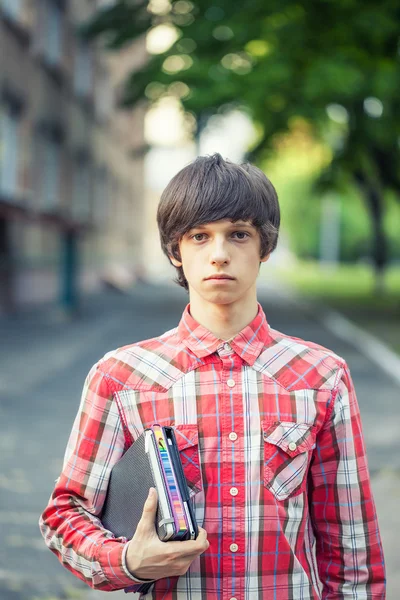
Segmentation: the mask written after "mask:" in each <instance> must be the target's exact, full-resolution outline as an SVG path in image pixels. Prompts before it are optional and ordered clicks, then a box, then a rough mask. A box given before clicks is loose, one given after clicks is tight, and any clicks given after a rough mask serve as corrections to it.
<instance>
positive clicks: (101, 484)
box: [39, 361, 141, 591]
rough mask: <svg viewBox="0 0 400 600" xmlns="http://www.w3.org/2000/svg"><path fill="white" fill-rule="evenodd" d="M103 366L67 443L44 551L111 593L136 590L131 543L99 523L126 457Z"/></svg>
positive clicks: (86, 389)
mask: <svg viewBox="0 0 400 600" xmlns="http://www.w3.org/2000/svg"><path fill="white" fill-rule="evenodd" d="M101 362H102V361H99V363H97V364H96V365H94V366H93V367H92V369H91V370H90V372H89V374H88V376H87V378H86V380H85V383H84V386H83V392H82V397H81V402H80V406H79V409H78V413H77V415H76V418H75V421H74V424H73V427H72V431H71V434H70V437H69V440H68V444H67V449H66V452H65V456H64V464H63V469H62V472H61V476H60V477H59V478H58V480H57V483H56V486H55V488H54V490H53V493H52V494H51V497H50V499H49V502H48V505H47V506H46V508H45V510H44V512H43V513H42V515H41V517H40V520H39V527H40V530H41V533H42V535H43V537H44V540H45V542H46V545H47V546H48V547H49V548H50V550H51V551H52V552H54V554H55V555H56V556H57V558H58V559H59V561H60V562H61V563H62V564H63V565H64V566H65V567H66V568H67V569H68V570H69V571H71V572H72V573H73V574H74V575H76V576H77V577H79V579H82V581H84V582H85V583H87V584H88V585H89V586H90V587H92V588H96V589H99V590H103V591H112V590H117V589H121V588H125V587H130V586H132V585H134V584H138V585H137V589H136V587H135V589H134V591H139V589H140V587H141V586H140V583H141V580H140V579H135V578H134V577H133V576H132V575H131V574H130V572H129V571H128V569H127V567H126V562H125V553H126V550H127V542H128V540H127V539H126V538H124V537H119V538H115V536H114V535H113V534H112V533H111V532H110V531H108V530H107V529H105V528H104V527H103V526H102V523H101V521H100V520H99V518H98V517H97V515H99V514H100V513H101V509H102V507H103V504H104V500H105V496H106V492H107V486H108V481H109V476H110V471H111V469H112V467H113V466H114V464H115V463H116V462H117V461H118V460H119V458H120V457H121V456H122V453H123V449H124V435H123V430H122V426H121V422H120V418H119V413H118V408H117V406H116V403H115V402H114V401H113V393H112V391H111V390H110V389H109V383H108V379H107V377H106V376H105V375H104V373H103V372H102V371H101V370H100V367H101Z"/></svg>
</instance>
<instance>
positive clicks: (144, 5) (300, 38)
mask: <svg viewBox="0 0 400 600" xmlns="http://www.w3.org/2000/svg"><path fill="white" fill-rule="evenodd" d="M160 25H163V26H165V25H168V26H170V27H173V28H174V30H175V32H176V40H175V42H174V43H172V45H171V46H170V47H169V48H168V49H167V50H165V51H164V52H162V53H160V54H157V55H151V56H150V57H149V60H148V62H147V64H146V65H145V66H143V68H141V69H140V70H139V71H136V72H134V73H133V74H132V76H131V77H130V78H129V79H128V81H127V82H126V87H125V92H124V96H123V100H122V103H123V105H125V106H127V107H128V106H133V105H134V104H136V103H137V102H139V101H141V100H143V99H146V98H147V99H148V100H149V101H150V102H154V101H157V100H158V99H159V98H161V97H162V96H163V95H165V94H173V95H177V96H178V97H179V98H180V101H181V102H182V105H183V107H184V109H185V110H187V111H190V112H192V113H193V114H194V115H195V116H196V119H197V125H198V132H199V130H201V128H202V127H204V125H205V123H206V122H207V119H208V118H209V117H210V116H211V115H213V114H215V113H217V112H220V113H221V112H222V113H223V112H224V111H229V110H232V108H234V107H240V108H241V109H242V110H245V111H247V113H248V114H249V115H250V117H251V118H252V119H253V121H254V123H255V124H256V126H257V129H258V131H259V132H260V136H259V139H258V141H257V143H256V145H255V146H254V147H253V148H252V149H251V151H250V152H249V154H248V158H249V159H251V160H254V161H255V162H258V163H260V162H262V161H263V160H264V159H265V158H267V157H269V156H270V155H271V153H272V152H273V151H274V143H275V140H276V137H277V136H279V134H282V133H284V132H286V131H288V130H289V129H290V127H291V123H293V120H294V119H296V118H298V117H301V118H303V119H305V120H306V121H307V122H308V123H309V124H310V125H311V126H312V129H313V134H314V135H315V136H316V138H317V139H323V140H325V141H326V142H327V143H328V144H329V145H330V147H331V148H332V151H333V159H332V161H331V162H330V164H329V165H328V167H327V168H326V169H325V170H324V171H323V173H322V175H321V177H320V178H319V181H318V186H319V190H321V191H322V190H328V189H329V190H331V189H333V188H334V189H337V190H342V189H344V188H345V187H346V186H347V185H348V183H349V182H353V183H354V182H355V183H356V184H357V186H358V188H359V190H360V193H361V194H362V197H363V198H364V200H365V202H366V204H367V206H368V210H369V214H370V217H371V222H372V226H373V232H374V235H373V240H372V255H373V259H374V263H375V266H376V272H377V290H379V289H380V288H381V285H380V283H381V281H382V278H381V276H382V274H383V270H384V267H385V265H386V263H387V253H388V251H387V241H386V238H385V234H384V228H383V217H384V214H383V213H384V211H383V205H384V204H383V198H384V195H385V194H386V193H388V192H390V193H393V194H395V195H396V197H397V198H399V197H400V194H399V192H400V171H399V152H400V147H399V139H400V96H399V92H398V90H399V83H400V81H399V80H400V64H399V60H400V46H399V25H400V4H399V3H398V2H396V1H395V0H382V1H381V2H374V1H373V0H294V1H291V0H279V1H278V0H270V1H269V2H265V1H264V0H249V1H247V2H242V1H240V2H239V1H238V0H213V1H212V2H211V1H210V0H171V1H169V0H151V1H150V2H147V1H146V2H143V1H142V2H140V1H137V0H120V1H119V2H117V3H116V4H115V5H114V6H111V7H110V8H108V9H105V10H103V11H101V12H100V13H98V14H97V15H96V16H95V17H94V19H93V20H92V21H91V22H90V23H88V24H87V26H86V27H85V30H84V33H85V34H86V35H88V36H89V37H96V36H103V37H104V39H105V40H106V45H107V47H108V48H110V49H119V48H121V47H122V46H124V45H125V44H126V43H129V42H131V41H132V40H134V39H136V38H139V37H140V36H143V35H144V34H145V33H146V32H148V31H150V30H152V29H153V28H155V27H159V26H160Z"/></svg>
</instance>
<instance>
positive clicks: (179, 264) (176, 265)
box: [168, 254, 182, 267]
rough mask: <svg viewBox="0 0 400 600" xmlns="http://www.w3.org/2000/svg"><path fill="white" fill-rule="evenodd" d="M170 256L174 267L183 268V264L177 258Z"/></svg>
mask: <svg viewBox="0 0 400 600" xmlns="http://www.w3.org/2000/svg"><path fill="white" fill-rule="evenodd" d="M168 256H169V260H170V261H171V262H172V264H173V265H174V267H181V266H182V263H181V262H180V261H179V260H177V259H176V258H174V257H173V256H171V255H170V254H169V255H168Z"/></svg>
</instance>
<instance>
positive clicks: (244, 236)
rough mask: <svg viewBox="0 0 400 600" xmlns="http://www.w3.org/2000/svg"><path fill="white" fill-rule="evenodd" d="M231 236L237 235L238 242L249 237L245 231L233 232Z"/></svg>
mask: <svg viewBox="0 0 400 600" xmlns="http://www.w3.org/2000/svg"><path fill="white" fill-rule="evenodd" d="M232 235H238V236H239V238H238V239H239V240H244V239H246V237H250V236H249V234H248V233H246V231H234V233H233V234H232ZM242 236H243V237H242Z"/></svg>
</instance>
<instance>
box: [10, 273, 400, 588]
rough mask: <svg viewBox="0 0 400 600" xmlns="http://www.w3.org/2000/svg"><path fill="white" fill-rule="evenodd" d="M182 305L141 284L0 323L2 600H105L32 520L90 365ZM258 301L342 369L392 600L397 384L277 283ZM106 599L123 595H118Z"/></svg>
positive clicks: (172, 295)
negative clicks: (71, 311) (340, 361)
mask: <svg viewBox="0 0 400 600" xmlns="http://www.w3.org/2000/svg"><path fill="white" fill-rule="evenodd" d="M187 298H188V296H187V295H186V294H185V293H184V291H183V290H181V289H179V288H178V287H177V286H167V285H166V286H156V285H148V284H146V285H144V284H143V285H140V286H139V285H137V286H136V287H135V288H133V289H132V291H131V294H126V295H122V294H118V293H116V292H112V291H107V292H104V293H101V294H97V295H92V296H87V297H86V298H85V299H84V301H83V302H82V309H81V316H80V318H79V319H76V320H69V319H67V318H65V317H63V316H62V315H61V314H60V313H56V312H54V309H52V310H49V311H46V308H45V307H43V308H42V309H40V312H33V311H32V312H30V313H28V312H26V313H24V314H22V315H20V316H19V317H18V318H13V319H10V318H8V319H6V318H3V319H2V320H0V337H1V339H2V340H3V344H2V346H1V348H0V365H1V367H0V369H1V370H0V456H1V466H0V488H1V493H0V527H1V531H2V544H1V548H0V598H1V600H39V599H40V600H42V599H50V598H52V599H55V598H79V599H80V598H85V599H86V598H87V600H90V599H94V598H96V599H97V598H99V597H100V596H103V597H106V596H105V594H104V593H96V592H94V591H92V590H90V589H89V588H88V587H87V586H85V585H84V584H83V583H81V582H80V581H79V580H77V579H76V578H75V577H74V576H73V575H72V574H70V573H69V572H68V571H67V570H66V569H65V568H63V567H62V566H61V565H60V564H59V563H58V561H57V559H56V558H55V557H54V555H52V554H51V552H50V551H49V550H48V549H47V548H46V546H45V544H44V541H43V539H42V537H41V535H40V532H39V528H38V519H39V515H40V513H41V511H42V510H43V509H44V507H45V505H46V503H47V501H48V498H49V495H50V493H51V491H52V487H53V482H54V479H55V478H56V477H58V475H59V471H60V468H61V464H62V457H63V453H64V449H65V446H66V442H67V438H68V435H69V432H70V429H71V426H72V422H73V418H74V416H75V414H76V411H77V408H78V404H79V399H80V394H81V390H82V386H83V382H84V379H85V377H86V375H87V373H88V371H89V369H90V367H91V366H92V365H93V364H94V363H95V362H96V361H97V360H98V359H99V358H101V357H102V356H103V354H104V353H105V352H107V351H109V350H111V349H113V348H116V347H118V346H122V345H125V344H129V343H132V342H135V341H138V340H141V339H145V338H150V337H153V336H155V335H159V334H161V333H162V332H164V331H166V330H167V329H170V328H172V327H174V326H175V325H176V324H177V323H178V320H179V318H180V315H181V312H182V310H183V308H184V306H185V304H186V302H187ZM260 302H261V303H262V305H263V308H264V310H265V312H266V315H267V319H268V321H269V324H270V325H271V327H273V328H275V329H278V330H280V331H283V332H284V333H287V334H290V335H293V336H296V337H301V338H304V339H306V340H312V341H314V342H317V343H320V344H322V345H323V346H326V347H328V348H330V349H331V350H333V351H334V352H336V353H338V354H339V355H340V356H342V357H343V358H345V359H346V361H347V362H348V364H349V366H350V369H351V373H352V377H353V380H354V383H355V387H356V391H357V397H358V400H359V404H360V407H361V415H362V418H363V425H364V433H365V438H366V443H367V448H368V453H369V454H368V456H369V465H370V471H371V475H372V482H373V488H374V493H375V500H376V504H377V510H378V516H379V520H380V527H381V533H382V537H383V543H384V550H385V555H386V562H387V571H388V579H389V582H390V583H389V586H388V596H387V598H388V600H395V599H396V597H397V598H398V595H396V594H395V590H398V589H400V575H399V572H398V569H397V571H396V568H395V567H396V564H395V561H396V557H397V539H396V530H399V529H398V528H399V525H400V516H399V510H398V506H399V501H400V437H399V435H398V431H397V428H398V423H399V417H400V404H399V401H398V400H399V387H398V386H397V385H396V383H395V382H394V381H392V380H390V378H389V376H388V375H387V374H385V373H384V372H383V371H382V370H380V369H379V368H378V367H377V366H376V364H373V363H371V362H370V360H369V359H368V358H367V357H365V356H362V355H361V354H360V353H359V351H357V350H355V349H354V347H352V346H350V345H349V344H348V343H346V342H344V341H343V340H341V339H340V338H339V337H336V336H335V335H334V334H333V333H332V332H330V331H329V330H328V329H325V328H324V327H323V325H322V323H321V321H320V320H319V319H314V318H313V316H312V315H311V314H307V313H306V312H304V311H303V310H301V308H300V307H299V308H296V307H295V306H296V305H294V304H293V303H292V302H288V301H286V300H285V296H282V295H281V294H280V291H279V288H278V287H275V284H274V285H272V283H271V285H270V286H269V285H268V284H267V285H266V286H265V287H264V288H263V291H262V293H261V294H260ZM108 597H110V596H108ZM113 597H118V598H122V597H127V596H125V595H124V596H123V592H117V593H116V594H114V595H113ZM129 598H136V595H135V596H133V595H131V596H129Z"/></svg>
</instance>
